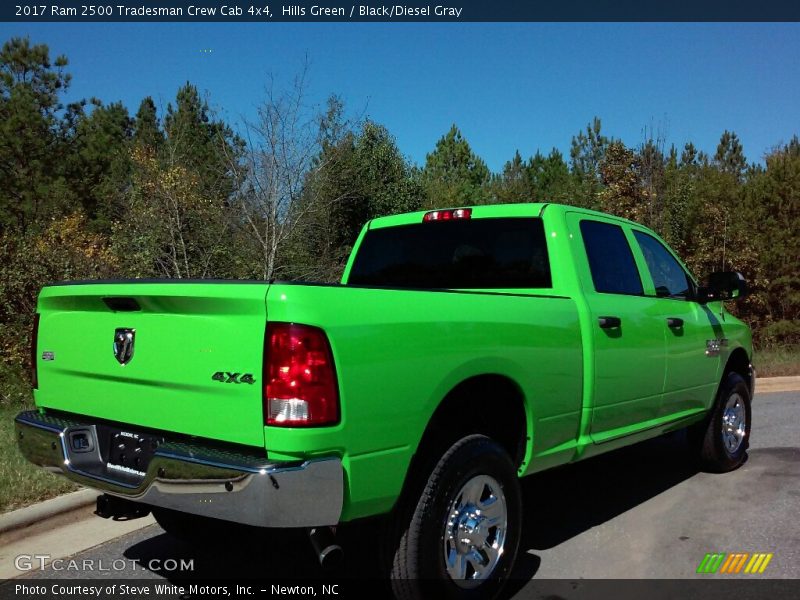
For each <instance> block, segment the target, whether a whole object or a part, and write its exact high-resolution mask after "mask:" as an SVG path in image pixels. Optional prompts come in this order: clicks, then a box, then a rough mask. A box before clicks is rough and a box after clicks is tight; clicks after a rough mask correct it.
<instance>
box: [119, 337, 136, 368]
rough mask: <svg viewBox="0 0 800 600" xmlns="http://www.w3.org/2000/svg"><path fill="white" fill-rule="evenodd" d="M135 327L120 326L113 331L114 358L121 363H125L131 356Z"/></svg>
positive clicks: (129, 360)
mask: <svg viewBox="0 0 800 600" xmlns="http://www.w3.org/2000/svg"><path fill="white" fill-rule="evenodd" d="M135 335H136V330H135V329H125V328H120V329H117V330H115V331H114V358H116V359H117V362H118V363H119V364H121V365H127V364H128V363H129V362H131V359H132V358H133V340H134V337H135Z"/></svg>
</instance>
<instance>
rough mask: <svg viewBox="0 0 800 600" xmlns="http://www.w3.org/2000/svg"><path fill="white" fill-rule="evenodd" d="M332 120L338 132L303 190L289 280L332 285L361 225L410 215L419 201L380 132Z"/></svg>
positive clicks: (407, 171) (414, 184) (392, 145)
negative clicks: (385, 218)
mask: <svg viewBox="0 0 800 600" xmlns="http://www.w3.org/2000/svg"><path fill="white" fill-rule="evenodd" d="M329 115H330V111H329ZM328 121H329V122H330V120H328ZM338 121H339V126H338V127H337V128H336V130H337V131H339V132H340V133H339V135H337V136H336V138H330V139H329V140H327V141H326V142H325V143H324V144H323V146H322V149H321V151H320V156H319V158H318V160H317V165H318V166H319V167H320V168H318V169H316V170H315V171H314V172H313V173H312V174H311V175H310V177H309V180H308V182H307V184H306V187H305V190H304V194H303V200H302V202H301V204H300V208H301V210H300V211H299V222H298V224H297V225H298V226H297V228H296V230H295V235H294V236H293V242H294V243H293V244H292V248H294V249H295V265H294V268H293V272H292V276H293V277H311V278H313V279H317V280H323V281H335V280H336V279H338V278H339V277H340V276H341V273H342V270H343V268H344V265H345V262H346V260H347V257H348V256H349V254H350V251H351V250H352V247H353V244H354V243H355V240H356V238H357V237H358V234H359V232H360V231H361V228H362V227H363V226H364V223H366V222H367V221H368V220H369V219H372V218H375V217H378V216H381V215H387V214H394V213H399V212H407V211H410V210H415V209H417V208H419V207H420V204H421V201H422V196H423V194H422V188H421V186H420V185H419V183H418V181H417V180H416V179H415V178H414V177H413V174H412V170H411V167H410V166H409V164H408V161H407V160H406V159H405V158H404V157H403V156H402V154H400V151H399V149H398V148H397V144H396V142H395V140H394V138H393V137H392V136H391V135H390V134H389V132H388V131H387V130H386V128H385V127H383V126H382V125H379V124H377V123H374V122H373V121H369V120H368V121H366V122H364V123H363V124H362V125H361V126H360V128H359V129H358V130H357V131H351V130H349V129H348V128H347V127H346V125H344V123H343V122H342V121H341V119H338ZM331 140H335V143H329V142H330V141H331ZM298 248H299V250H298Z"/></svg>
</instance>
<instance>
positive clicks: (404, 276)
mask: <svg viewBox="0 0 800 600" xmlns="http://www.w3.org/2000/svg"><path fill="white" fill-rule="evenodd" d="M348 283H349V284H353V285H374V286H379V287H401V288H402V287H409V288H479V289H492V288H497V289H502V288H549V287H551V286H552V283H551V281H550V263H549V261H548V258H547V243H546V240H545V235H544V227H543V226H542V221H541V219H536V218H531V217H526V218H494V219H491V218H490V219H474V220H473V219H468V220H467V219H464V220H453V221H439V222H428V223H419V224H414V225H402V226H398V227H385V228H380V229H371V230H370V231H368V232H367V234H366V235H365V236H364V240H363V241H362V243H361V247H360V248H359V251H358V254H357V255H356V258H355V261H354V262H353V267H352V269H351V271H350V278H349V280H348Z"/></svg>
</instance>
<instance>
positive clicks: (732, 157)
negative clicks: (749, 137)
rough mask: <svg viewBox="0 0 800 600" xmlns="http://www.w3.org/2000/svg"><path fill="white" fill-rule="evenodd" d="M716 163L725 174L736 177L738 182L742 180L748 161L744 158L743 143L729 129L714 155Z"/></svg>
mask: <svg viewBox="0 0 800 600" xmlns="http://www.w3.org/2000/svg"><path fill="white" fill-rule="evenodd" d="M714 163H715V164H716V165H717V167H718V168H719V170H720V171H722V172H723V173H726V174H728V175H731V176H733V177H735V178H736V180H737V181H740V180H741V178H742V174H743V172H744V170H745V167H747V159H746V158H745V156H744V148H743V147H742V143H741V142H740V141H739V137H738V136H737V135H736V134H735V133H733V132H731V131H728V130H727V129H726V130H725V131H724V132H723V133H722V137H721V138H720V140H719V144H718V145H717V152H716V153H715V154H714Z"/></svg>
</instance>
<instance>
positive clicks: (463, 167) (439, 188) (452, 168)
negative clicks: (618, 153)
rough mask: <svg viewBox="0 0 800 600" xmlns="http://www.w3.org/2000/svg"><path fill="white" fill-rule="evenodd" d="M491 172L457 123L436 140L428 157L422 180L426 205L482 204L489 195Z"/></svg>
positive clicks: (430, 206)
mask: <svg viewBox="0 0 800 600" xmlns="http://www.w3.org/2000/svg"><path fill="white" fill-rule="evenodd" d="M489 179H490V173H489V168H488V167H487V166H486V163H484V162H483V160H481V159H480V158H479V157H478V156H477V155H476V154H475V153H474V152H473V151H472V148H471V147H470V145H469V143H468V142H467V140H466V139H464V136H463V135H462V134H461V131H460V130H459V129H458V127H456V126H455V125H453V126H452V127H451V128H450V130H449V131H448V132H447V133H446V134H445V135H444V136H442V137H441V138H440V139H439V141H438V142H436V148H435V149H434V151H433V152H431V153H430V154H428V155H427V156H426V158H425V167H424V169H423V171H422V183H423V186H424V188H425V194H426V206H427V207H429V208H441V207H445V206H462V205H469V204H481V203H482V202H484V201H485V200H486V199H487V197H488V194H487V190H486V187H487V184H488V183H489Z"/></svg>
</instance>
